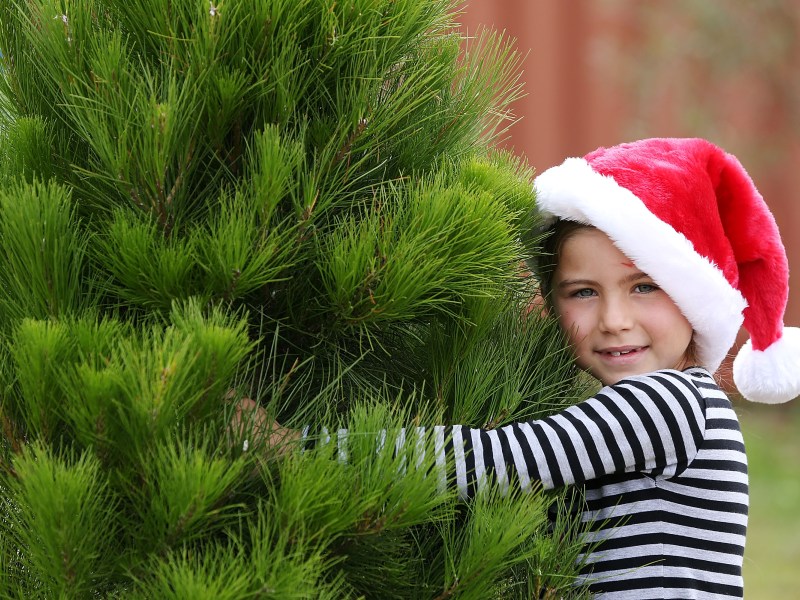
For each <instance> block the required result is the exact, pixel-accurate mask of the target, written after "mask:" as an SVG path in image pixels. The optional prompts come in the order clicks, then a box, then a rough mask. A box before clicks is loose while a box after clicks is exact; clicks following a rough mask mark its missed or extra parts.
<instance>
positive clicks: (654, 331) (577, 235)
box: [552, 228, 692, 385]
mask: <svg viewBox="0 0 800 600" xmlns="http://www.w3.org/2000/svg"><path fill="white" fill-rule="evenodd" d="M552 281H553V283H552V301H553V306H554V308H555V310H556V312H557V314H558V319H559V322H560V323H561V327H562V328H563V329H564V331H565V332H566V333H567V336H568V339H569V342H570V345H571V346H572V348H573V351H574V352H575V357H576V359H577V363H578V365H579V366H580V367H581V368H582V369H585V370H586V371H588V372H589V373H590V374H591V375H593V376H594V377H596V378H597V379H599V380H600V381H601V382H602V383H603V385H612V384H614V383H617V382H618V381H619V380H620V379H623V378H625V377H628V376H631V375H642V374H644V373H649V372H652V371H657V370H658V369H683V368H685V367H687V366H689V365H688V364H687V362H688V358H687V350H688V348H689V344H690V342H691V340H692V326H691V325H690V324H689V321H687V320H686V317H684V316H683V314H682V313H681V311H680V310H678V307H677V306H676V305H675V303H674V302H673V301H672V299H671V298H670V297H669V296H668V295H667V294H666V292H664V291H663V290H661V289H660V288H659V287H658V286H657V285H656V284H655V283H654V282H653V280H652V279H650V277H648V276H647V275H646V274H645V273H642V272H641V271H640V270H639V269H638V268H637V267H636V265H634V264H633V262H632V261H631V260H630V259H629V258H628V257H626V256H625V255H624V254H622V252H620V251H619V250H618V249H617V247H616V246H615V245H614V244H613V243H612V242H611V240H610V239H609V238H608V236H606V235H605V234H604V233H603V232H601V231H599V230H597V229H593V228H583V229H579V230H577V231H575V232H574V233H573V234H572V235H570V236H569V237H568V238H567V239H566V240H564V242H563V244H562V246H561V252H560V256H559V260H558V265H557V266H556V269H555V272H554V273H553V280H552Z"/></svg>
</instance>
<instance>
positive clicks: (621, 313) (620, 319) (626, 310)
mask: <svg viewBox="0 0 800 600" xmlns="http://www.w3.org/2000/svg"><path fill="white" fill-rule="evenodd" d="M632 314H633V313H632V312H631V310H630V307H629V306H628V305H627V303H626V302H624V301H623V300H622V299H618V298H606V299H605V301H604V302H603V303H602V306H601V308H600V319H599V323H598V325H599V327H600V330H601V331H604V332H606V333H619V332H620V331H625V330H627V329H630V328H631V327H632V325H633V317H632Z"/></svg>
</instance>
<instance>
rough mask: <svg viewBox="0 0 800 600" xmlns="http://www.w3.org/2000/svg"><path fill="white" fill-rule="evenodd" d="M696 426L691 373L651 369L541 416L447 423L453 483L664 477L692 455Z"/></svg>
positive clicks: (700, 406) (466, 489)
mask: <svg viewBox="0 0 800 600" xmlns="http://www.w3.org/2000/svg"><path fill="white" fill-rule="evenodd" d="M708 377H709V384H712V383H713V381H712V380H711V379H710V376H708ZM704 430H705V401H704V399H703V397H702V396H701V394H700V392H699V390H698V388H697V386H696V384H695V382H694V381H693V380H692V376H690V375H688V374H686V373H682V372H679V371H671V370H670V371H658V372H656V373H651V374H648V375H642V376H637V377H631V378H627V379H624V380H622V381H620V382H619V383H617V384H616V385H613V386H608V387H605V388H603V389H602V390H600V392H599V393H598V394H597V395H595V396H594V397H592V398H590V399H588V400H585V401H584V402H581V403H580V404H577V405H575V406H572V407H570V408H567V409H566V410H564V411H562V412H560V413H558V414H556V415H553V416H550V417H547V418H545V419H541V420H537V421H529V422H524V423H515V424H513V425H508V426H505V427H501V428H500V429H496V430H484V429H468V428H464V427H459V426H454V427H453V428H452V438H453V460H454V463H455V479H456V485H457V487H458V490H459V493H460V494H461V495H462V496H471V495H473V494H474V492H475V490H476V489H480V488H481V487H483V486H485V485H486V484H487V482H488V481H490V480H492V479H494V480H496V481H497V482H498V483H499V484H500V485H502V486H505V485H507V484H508V480H509V477H510V476H514V477H515V478H516V479H517V480H518V481H519V483H520V485H521V486H522V487H523V489H527V488H528V487H529V486H530V484H531V481H540V482H541V483H542V485H543V486H544V487H545V488H547V489H551V488H557V487H560V486H563V485H569V484H574V483H582V482H585V481H589V480H591V479H596V478H598V477H601V476H604V475H610V474H613V473H629V472H633V471H639V472H642V473H646V474H648V475H651V476H653V477H665V478H669V477H672V476H674V475H676V474H678V473H680V472H681V471H683V470H684V469H685V468H686V467H687V466H688V464H689V463H690V462H691V460H692V459H693V458H694V456H695V455H696V454H697V451H698V449H699V446H700V444H701V443H702V440H703V434H704Z"/></svg>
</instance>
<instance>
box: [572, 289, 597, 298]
mask: <svg viewBox="0 0 800 600" xmlns="http://www.w3.org/2000/svg"><path fill="white" fill-rule="evenodd" d="M572 295H573V296H575V297H576V298H589V297H590V296H594V295H595V293H594V290H593V289H592V288H582V289H580V290H575V291H574V292H572Z"/></svg>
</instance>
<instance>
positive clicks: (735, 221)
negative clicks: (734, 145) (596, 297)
mask: <svg viewBox="0 0 800 600" xmlns="http://www.w3.org/2000/svg"><path fill="white" fill-rule="evenodd" d="M534 187H535V189H536V195H537V204H538V207H539V210H540V212H541V213H542V216H543V217H544V218H545V223H546V224H547V223H551V222H553V221H554V220H556V219H563V220H568V221H577V222H580V223H585V224H588V225H592V226H594V227H596V228H597V229H599V230H601V231H602V232H604V233H605V234H606V235H608V237H609V238H610V239H611V240H612V242H613V243H614V244H615V245H616V246H617V248H619V249H620V251H621V252H622V253H623V254H625V255H626V256H627V257H628V258H630V259H631V260H632V261H633V262H634V263H635V264H636V265H637V266H638V267H639V268H640V269H641V270H642V271H644V272H645V273H647V274H648V275H649V276H650V277H652V278H653V280H654V281H655V282H656V283H657V284H658V285H659V286H661V288H662V289H663V290H664V291H665V292H666V293H667V294H669V296H670V297H671V298H672V300H673V301H674V302H675V304H676V305H677V306H678V308H679V309H680V310H681V312H683V314H684V316H685V317H686V318H687V319H688V321H689V323H690V324H691V325H692V327H693V328H694V334H695V342H696V344H697V350H698V355H699V359H700V362H701V363H702V364H703V366H705V367H706V368H708V369H709V370H710V371H711V372H712V373H713V372H714V371H716V370H717V368H718V367H719V365H720V363H721V362H722V360H723V359H724V358H725V356H726V354H727V352H728V351H729V350H730V348H731V346H733V344H734V341H735V339H736V335H737V333H738V331H739V329H740V327H741V326H742V324H744V327H745V329H747V331H748V332H749V334H750V340H749V341H748V342H747V343H746V344H745V346H744V347H743V348H742V349H741V351H740V352H739V354H738V355H737V356H736V358H735V360H734V363H733V378H734V383H735V384H736V386H737V387H738V389H739V392H740V393H741V394H742V395H743V396H744V397H745V398H747V399H749V400H753V401H756V402H766V403H778V402H786V401H787V400H791V399H792V398H795V397H796V396H798V395H800V329H798V328H785V327H784V326H783V315H784V311H785V309H786V303H787V300H788V295H789V268H788V263H787V260H786V252H785V250H784V247H783V244H782V243H781V238H780V234H779V232H778V227H777V225H776V224H775V219H774V218H773V216H772V214H771V213H770V211H769V209H768V208H767V205H766V204H765V202H764V199H763V198H762V197H761V194H759V192H758V190H756V188H755V185H754V184H753V181H752V180H751V179H750V177H749V176H748V174H747V172H746V171H745V170H744V168H743V167H742V165H741V164H740V163H739V161H738V160H737V159H736V158H735V157H734V156H732V155H731V154H728V153H726V152H725V151H723V150H722V149H720V148H718V147H717V146H715V145H714V144H712V143H710V142H708V141H706V140H702V139H648V140H641V141H638V142H633V143H630V144H622V145H619V146H615V147H613V148H599V149H597V150H595V151H594V152H591V153H589V154H587V155H586V156H585V157H583V158H568V159H567V160H565V161H564V162H563V163H562V164H561V165H559V166H557V167H553V168H551V169H548V170H547V171H545V172H543V173H542V174H541V175H539V176H538V177H537V178H536V181H535V183H534Z"/></svg>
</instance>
